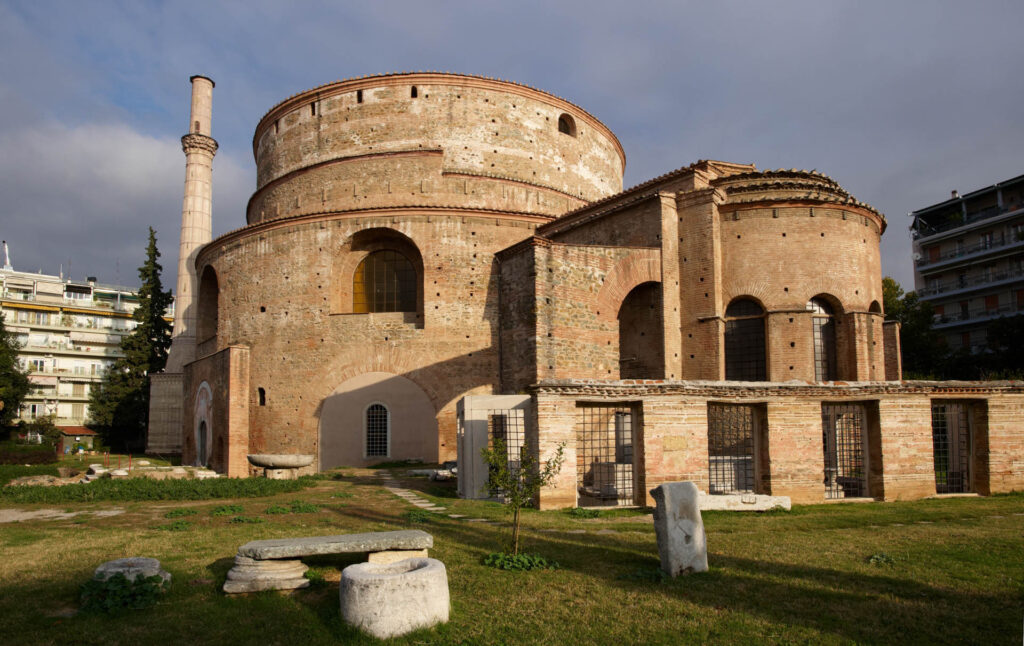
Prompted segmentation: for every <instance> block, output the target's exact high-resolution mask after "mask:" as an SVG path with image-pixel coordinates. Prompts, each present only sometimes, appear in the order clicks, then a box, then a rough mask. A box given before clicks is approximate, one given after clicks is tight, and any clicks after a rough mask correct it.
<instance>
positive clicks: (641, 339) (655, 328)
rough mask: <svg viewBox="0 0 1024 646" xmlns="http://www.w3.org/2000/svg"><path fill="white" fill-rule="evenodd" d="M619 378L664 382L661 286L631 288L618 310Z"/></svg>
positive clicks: (656, 284)
mask: <svg viewBox="0 0 1024 646" xmlns="http://www.w3.org/2000/svg"><path fill="white" fill-rule="evenodd" d="M618 319H619V378H620V379H663V378H664V377H665V333H664V328H663V327H662V319H661V283H655V282H648V283H642V284H640V285H637V286H636V287H634V288H633V289H632V290H631V291H630V292H629V294H627V295H626V298H625V299H623V301H622V305H621V306H620V307H619V315H618Z"/></svg>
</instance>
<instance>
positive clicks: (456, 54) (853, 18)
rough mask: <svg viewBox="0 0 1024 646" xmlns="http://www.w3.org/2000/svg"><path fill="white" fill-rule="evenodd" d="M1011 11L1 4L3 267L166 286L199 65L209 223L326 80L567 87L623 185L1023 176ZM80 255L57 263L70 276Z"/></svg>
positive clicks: (1014, 10)
mask: <svg viewBox="0 0 1024 646" xmlns="http://www.w3.org/2000/svg"><path fill="white" fill-rule="evenodd" d="M1022 34H1024V3H1021V2H1019V1H1013V2H972V3H967V2H909V1H908V2H891V1H886V2H867V1H857V2H811V1H806V2H722V3H708V2H705V3H696V2H694V3H689V2H668V1H661V2H654V1H651V2H645V1H643V0H634V1H631V2H602V1H597V0H590V1H586V2H584V1H579V2H570V1H564V2H559V1H554V0H544V1H538V2H533V1H527V0H515V1H514V2H510V1H505V2H489V1H483V0H477V1H473V2H469V1H467V2H456V1H454V0H450V1H437V2H428V1H425V0H419V1H415V2H412V1H410V2H397V1H396V2H391V1H388V0H375V1H374V2H341V1H329V2H328V1H325V2H320V1H317V0H306V1H305V2H302V3H299V4H293V3H288V2H280V1H279V2H270V1H266V0H244V1H243V0H239V1H237V2H214V1H213V0H206V1H201V2H188V1H179V0H174V1H170V0H168V1H166V2H156V1H152V2H143V1H139V0H126V1H125V2H99V1H91V2H81V1H80V0H74V1H67V2H58V1H50V0H26V1H24V2H22V1H12V0H0V60H2V61H3V62H4V64H3V70H2V71H0V196H2V201H0V237H2V238H3V239H5V240H7V241H8V243H9V245H10V247H11V260H12V262H13V264H14V266H15V268H16V269H20V270H23V271H37V270H40V269H41V270H43V271H44V272H46V273H57V272H58V270H59V269H60V268H61V266H62V265H63V268H64V272H65V274H68V273H69V272H70V275H71V276H72V277H74V278H84V277H85V276H86V275H94V276H97V277H99V279H100V280H101V281H103V282H118V283H120V284H127V285H137V284H138V278H137V275H136V268H137V267H138V265H139V264H140V262H141V260H142V254H143V249H144V245H145V238H146V228H147V227H148V226H152V227H154V228H155V229H156V230H157V235H158V239H159V244H160V248H161V250H162V251H163V254H164V255H163V259H162V261H163V264H164V272H165V273H164V276H165V284H169V285H173V284H174V274H175V266H176V264H177V259H176V256H177V244H178V226H179V224H180V218H181V191H182V186H183V180H184V156H183V154H182V152H181V148H180V143H179V138H180V136H181V135H182V134H185V132H186V131H187V127H188V107H189V91H190V90H189V82H188V77H189V76H191V75H192V74H203V75H206V76H209V77H211V78H213V79H214V80H215V81H216V83H217V87H216V89H215V91H214V109H213V135H214V137H215V138H216V139H217V140H218V141H219V143H220V150H219V152H218V154H217V157H216V159H215V160H214V205H213V210H214V234H215V235H217V234H219V233H223V232H226V231H229V230H231V229H235V228H237V227H240V226H242V225H243V224H244V208H245V203H246V200H247V199H248V197H249V195H250V194H251V193H252V191H253V189H254V186H255V166H254V163H253V159H252V148H251V141H252V132H253V129H254V128H255V125H256V122H257V121H258V120H259V118H260V117H261V116H262V115H263V114H264V113H265V112H266V111H267V110H268V109H269V108H270V107H271V106H273V105H274V104H276V103H277V102H279V101H280V100H282V99H284V98H286V97H287V96H289V95H291V94H294V93H295V92H299V91H302V90H305V89H308V88H310V87H313V86H316V85H319V84H321V83H324V82H328V81H333V80H335V79H342V78H348V77H352V76H362V75H367V74H376V73H383V72H392V71H407V70H408V71H415V70H438V71H452V72H462V73H469V74H480V75H485V76H492V77H497V78H505V79H513V80H516V81H520V82H523V83H527V84H529V85H533V86H535V87H538V88H540V89H543V90H547V91H549V92H551V93H553V94H557V95H559V96H563V97H565V98H567V99H569V100H571V101H573V102H575V103H577V104H579V105H581V106H582V107H584V108H585V109H587V110H589V111H590V112H591V113H592V114H594V115H595V116H597V117H598V118H599V119H601V120H602V121H603V122H604V123H605V124H607V125H608V126H609V127H610V128H611V129H612V130H613V131H614V132H615V133H616V134H617V135H618V137H619V139H620V140H621V141H622V144H623V146H624V147H625V149H626V156H627V168H626V185H627V186H631V185H633V184H636V183H639V182H641V181H643V180H645V179H648V178H650V177H652V176H655V175H659V174H661V173H664V172H666V171H668V170H671V169H674V168H677V167H679V166H683V165H686V164H688V163H690V162H692V161H694V160H697V159H707V158H710V159H721V160H728V161H734V162H753V163H756V164H757V166H758V167H759V168H805V169H812V168H815V169H818V170H820V171H823V172H825V173H827V174H829V175H831V176H832V177H834V178H836V179H837V180H838V181H839V182H840V183H842V184H843V185H844V186H845V187H846V188H847V189H848V190H850V191H851V192H852V193H853V194H854V195H855V196H856V197H857V198H858V199H861V200H863V201H865V202H868V203H870V204H872V205H873V206H875V207H876V208H878V209H879V210H881V211H882V212H884V213H885V214H886V216H887V217H888V220H889V229H888V231H887V232H886V235H885V236H884V239H883V242H882V254H883V267H882V268H883V272H884V273H886V274H889V275H892V276H893V277H895V278H896V279H897V280H899V281H900V282H901V283H903V284H904V286H911V285H912V284H913V274H912V270H911V263H910V238H909V235H908V233H907V226H908V218H907V213H908V212H909V211H912V210H915V209H918V208H921V207H923V206H927V205H930V204H933V203H935V202H939V201H942V200H944V199H946V198H948V197H949V192H950V190H951V189H958V190H960V191H961V192H967V191H970V190H974V189H977V188H982V187H984V186H988V185H990V184H993V183H995V182H997V181H1001V180H1004V179H1007V178H1010V177H1013V176H1016V175H1019V174H1021V173H1024V159H1022V151H1024V119H1022V117H1021V115H1022V114H1024V81H1022V77H1021V69H1022V67H1024V65H1022V64H1024V35H1022ZM69 268H70V269H69Z"/></svg>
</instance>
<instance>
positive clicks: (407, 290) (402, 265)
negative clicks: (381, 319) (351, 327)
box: [352, 249, 416, 314]
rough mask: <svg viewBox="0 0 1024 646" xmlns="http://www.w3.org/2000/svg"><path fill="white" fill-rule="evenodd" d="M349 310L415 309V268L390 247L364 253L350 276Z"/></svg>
mask: <svg viewBox="0 0 1024 646" xmlns="http://www.w3.org/2000/svg"><path fill="white" fill-rule="evenodd" d="M352 311H353V312H356V313H362V314H365V313H367V312H415V311H416V269H415V268H414V267H413V264H412V263H411V262H409V259H408V258H406V257H405V256H403V255H402V254H400V253H398V252H397V251H392V250H390V249H383V250H380V251H374V252H373V253H371V254H370V255H368V256H366V258H364V259H363V261H362V262H361V263H359V266H358V267H357V268H356V271H355V274H354V275H353V277H352Z"/></svg>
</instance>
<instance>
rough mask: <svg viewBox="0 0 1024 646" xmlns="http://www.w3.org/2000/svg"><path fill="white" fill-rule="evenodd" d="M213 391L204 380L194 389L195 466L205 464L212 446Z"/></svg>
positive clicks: (208, 459)
mask: <svg viewBox="0 0 1024 646" xmlns="http://www.w3.org/2000/svg"><path fill="white" fill-rule="evenodd" d="M212 422H213V391H212V390H211V389H210V384H208V383H206V382H205V381H204V382H203V383H201V384H199V388H198V389H197V390H196V405H195V409H194V413H193V426H192V428H193V433H194V440H195V446H196V466H206V464H207V463H208V462H209V461H210V454H211V450H212V448H213V426H212Z"/></svg>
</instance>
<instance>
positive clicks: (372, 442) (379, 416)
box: [366, 404, 391, 458]
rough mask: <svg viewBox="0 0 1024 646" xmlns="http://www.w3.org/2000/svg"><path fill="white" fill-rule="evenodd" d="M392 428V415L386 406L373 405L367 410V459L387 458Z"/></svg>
mask: <svg viewBox="0 0 1024 646" xmlns="http://www.w3.org/2000/svg"><path fill="white" fill-rule="evenodd" d="M390 426H391V413H390V412H389V411H388V409H387V407H386V406H384V405H383V404H371V405H370V407H369V408H367V409H366V457H368V458H379V457H387V455H388V431H389V430H390V429H389V427H390Z"/></svg>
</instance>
